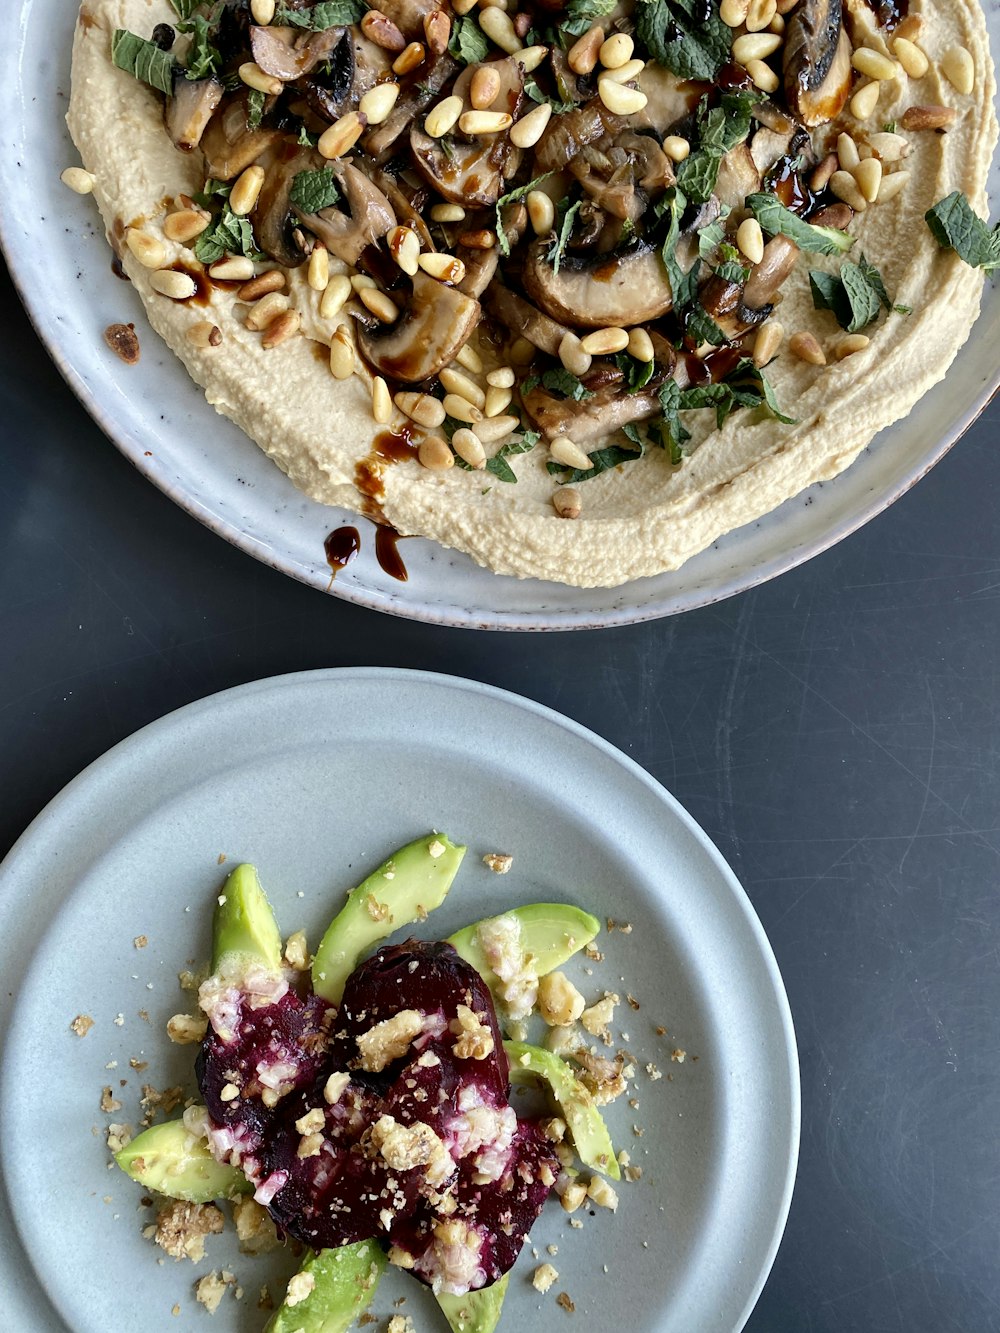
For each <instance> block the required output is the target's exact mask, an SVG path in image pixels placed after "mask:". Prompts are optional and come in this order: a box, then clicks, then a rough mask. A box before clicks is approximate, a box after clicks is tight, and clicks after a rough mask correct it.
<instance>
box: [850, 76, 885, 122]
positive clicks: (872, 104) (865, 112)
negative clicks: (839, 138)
mask: <svg viewBox="0 0 1000 1333" xmlns="http://www.w3.org/2000/svg"><path fill="white" fill-rule="evenodd" d="M881 87H882V85H881V84H880V83H879V82H878V81H877V80H876V79H872V81H871V83H866V84H865V85H864V87H862V88H859V89H858V91H857V92H856V93H855V94H854V96H853V97H852V98H851V115H852V116H853V117H854V118H855V120H869V119H870V118H871V117H872V116H873V115H874V114H875V108H876V107H877V106H878V97H879V91H880V90H881Z"/></svg>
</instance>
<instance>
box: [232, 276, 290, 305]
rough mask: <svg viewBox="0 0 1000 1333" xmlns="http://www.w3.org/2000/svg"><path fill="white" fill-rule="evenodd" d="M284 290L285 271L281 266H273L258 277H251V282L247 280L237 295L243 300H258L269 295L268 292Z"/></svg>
mask: <svg viewBox="0 0 1000 1333" xmlns="http://www.w3.org/2000/svg"><path fill="white" fill-rule="evenodd" d="M284 290H285V275H284V273H282V271H281V269H280V268H272V269H269V270H268V271H267V272H266V273H261V274H260V275H259V276H258V277H256V278H251V279H250V281H249V282H245V283H244V284H243V286H242V287H241V288H240V289H239V291H238V292H237V293H236V295H237V297H238V299H239V300H241V301H257V300H259V299H260V298H261V297H262V296H267V294H268V292H283V291H284Z"/></svg>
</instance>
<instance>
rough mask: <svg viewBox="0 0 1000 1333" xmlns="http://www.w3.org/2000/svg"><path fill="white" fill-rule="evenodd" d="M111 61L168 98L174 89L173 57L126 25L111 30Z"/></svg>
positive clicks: (174, 63)
mask: <svg viewBox="0 0 1000 1333" xmlns="http://www.w3.org/2000/svg"><path fill="white" fill-rule="evenodd" d="M111 61H112V63H113V64H114V65H115V66H116V67H117V68H118V69H122V70H124V71H125V73H126V74H131V75H132V77H133V78H136V79H139V81H140V82H141V83H148V84H149V86H150V87H151V88H156V89H157V90H158V91H159V92H161V93H166V95H167V96H168V97H169V96H170V95H171V93H172V92H173V90H174V74H175V73H176V71H177V68H178V66H177V61H176V60H175V59H174V57H173V56H172V55H171V54H170V52H169V51H161V50H160V48H159V47H158V46H157V45H156V44H155V43H154V42H147V41H146V40H145V38H143V37H137V36H136V35H135V33H134V32H129V31H128V29H126V28H116V29H115V32H114V35H113V36H112V38H111Z"/></svg>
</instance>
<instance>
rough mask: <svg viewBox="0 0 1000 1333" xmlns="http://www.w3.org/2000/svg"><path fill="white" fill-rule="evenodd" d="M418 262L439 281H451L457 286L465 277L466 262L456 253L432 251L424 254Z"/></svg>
mask: <svg viewBox="0 0 1000 1333" xmlns="http://www.w3.org/2000/svg"><path fill="white" fill-rule="evenodd" d="M417 262H418V264H419V266H420V268H422V269H423V270H424V272H425V273H429V274H430V275H431V277H432V278H437V280H438V282H449V283H451V285H452V286H453V287H457V286H458V284H459V283H460V282H461V281H462V279H463V278H464V277H465V264H464V263H463V262H462V260H461V259H459V258H458V257H457V256H456V255H446V254H439V253H435V252H431V253H428V254H422V255H421V256H420V258H419V260H418V261H417Z"/></svg>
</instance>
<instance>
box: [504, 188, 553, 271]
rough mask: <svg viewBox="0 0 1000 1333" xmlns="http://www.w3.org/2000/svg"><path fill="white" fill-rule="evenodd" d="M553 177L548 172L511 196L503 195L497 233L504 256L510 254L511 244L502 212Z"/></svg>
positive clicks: (511, 192)
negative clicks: (506, 205)
mask: <svg viewBox="0 0 1000 1333" xmlns="http://www.w3.org/2000/svg"><path fill="white" fill-rule="evenodd" d="M551 175H552V172H551V171H546V172H545V174H544V175H543V176H536V177H535V179H534V180H533V181H528V183H527V185H519V186H518V187H517V189H516V190H511V191H510V193H509V194H502V195H501V196H500V198H499V199H498V200H497V216H496V233H497V244H498V245H499V247H500V253H501V254H502V255H504V256H507V255H509V254H510V242H509V241H508V240H507V233H506V232H505V231H504V229H503V220H502V219H501V217H500V210H501V209H502V208H503V207H504V205H505V204H514V203H516V202H517V201H518V199H523V198H524V196H525V195H526V194H530V192H531V191H532V190H535V189H537V188H538V186H539V185H541V183H542V181H547V180H548V178H549V177H550V176H551Z"/></svg>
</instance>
